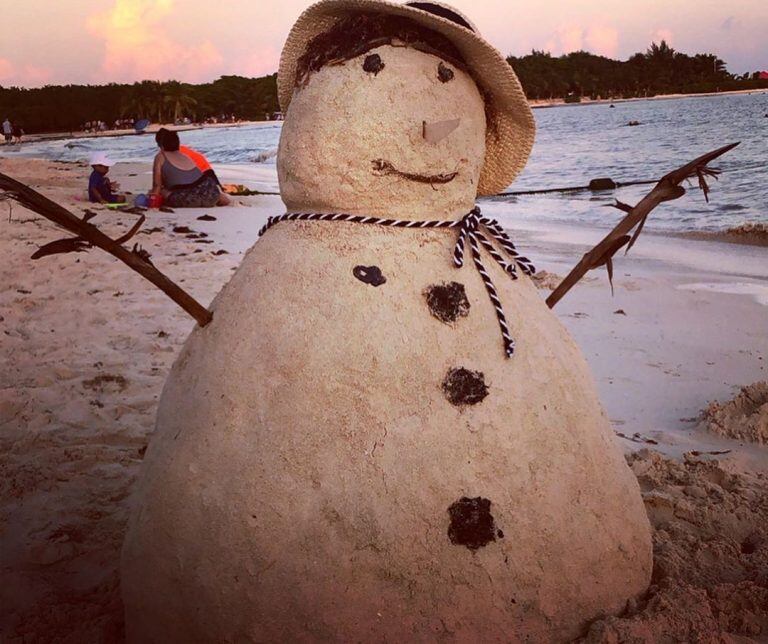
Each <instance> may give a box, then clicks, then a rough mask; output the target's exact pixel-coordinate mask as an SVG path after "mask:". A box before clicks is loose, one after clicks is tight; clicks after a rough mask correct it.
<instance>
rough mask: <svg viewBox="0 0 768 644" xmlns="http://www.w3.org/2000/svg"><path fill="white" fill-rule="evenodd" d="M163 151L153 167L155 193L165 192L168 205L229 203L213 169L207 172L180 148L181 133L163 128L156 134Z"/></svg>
mask: <svg viewBox="0 0 768 644" xmlns="http://www.w3.org/2000/svg"><path fill="white" fill-rule="evenodd" d="M155 141H157V144H158V146H159V147H160V152H158V153H157V155H156V156H155V162H154V167H153V169H152V193H154V194H162V195H163V201H164V202H165V204H166V205H168V206H175V207H177V208H208V207H211V206H216V205H222V206H224V205H227V204H228V203H229V199H228V198H227V196H226V195H225V194H223V193H222V192H221V190H220V189H219V184H218V181H217V180H216V177H215V175H213V173H212V172H203V171H202V170H200V168H198V167H197V165H196V164H195V162H194V160H192V159H191V158H190V157H188V156H187V155H186V154H184V153H183V152H180V151H179V147H180V141H179V135H178V134H177V133H176V132H173V131H172V130H166V129H165V128H161V129H160V130H159V131H158V133H157V135H156V136H155Z"/></svg>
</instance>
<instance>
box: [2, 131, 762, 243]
mask: <svg viewBox="0 0 768 644" xmlns="http://www.w3.org/2000/svg"><path fill="white" fill-rule="evenodd" d="M259 123H261V124H262V125H264V124H267V125H268V124H270V123H274V121H262V122H259ZM243 125H245V124H243ZM209 127H211V128H214V127H219V128H222V127H231V126H230V125H226V124H216V125H211V126H209ZM0 151H1V148H0ZM2 163H5V165H6V167H7V168H10V169H11V170H8V172H10V174H11V176H13V169H14V168H18V167H23V165H24V164H26V163H33V164H59V165H68V166H72V167H73V168H84V167H87V166H86V164H85V162H84V161H69V160H61V159H45V158H39V157H16V158H12V157H4V156H2V154H0V164H2ZM215 166H216V168H217V169H219V174H220V175H221V177H222V182H223V183H234V184H240V185H244V186H245V187H246V188H249V189H252V190H258V191H259V192H261V195H259V196H276V195H277V194H278V193H277V192H276V188H275V185H274V184H275V183H276V177H275V176H274V174H275V173H274V168H273V166H270V165H266V164H260V163H254V162H242V163H225V164H215ZM115 167H116V168H117V174H116V175H114V176H118V175H125V174H128V175H130V177H133V176H137V175H145V176H148V175H149V173H150V171H151V164H150V162H149V161H146V162H144V161H120V162H119V163H118V164H117V165H116V166H115ZM86 183H87V182H86ZM121 183H122V186H123V188H124V189H127V190H129V191H131V192H132V193H133V194H138V193H140V192H144V191H146V190H147V189H148V186H147V185H142V184H141V183H139V182H138V181H135V180H132V179H130V178H129V180H128V181H127V182H126V181H125V180H123V181H121ZM78 191H79V188H77V187H75V188H74V189H73V192H78ZM84 195H85V192H84V191H83V196H84ZM478 201H479V202H480V203H482V204H484V205H483V207H491V208H495V206H494V204H502V203H504V202H503V201H498V198H497V197H484V198H480V199H478ZM129 202H130V199H129ZM129 205H130V203H129ZM149 212H152V211H149ZM548 221H549V222H551V223H552V225H553V226H555V227H557V226H560V225H568V223H567V221H565V220H563V221H560V220H557V219H551V220H548ZM523 225H525V224H523ZM582 228H584V229H585V230H595V231H603V232H604V233H607V232H608V230H610V228H609V227H606V226H600V225H589V224H584V225H582ZM645 234H646V235H652V236H658V237H670V238H678V239H692V240H698V241H702V242H714V243H727V244H735V245H739V246H756V247H768V222H762V221H757V222H746V223H743V224H739V225H736V226H731V227H729V228H727V229H724V230H683V231H674V230H655V229H653V228H651V229H648V228H646V229H645Z"/></svg>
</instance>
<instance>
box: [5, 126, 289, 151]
mask: <svg viewBox="0 0 768 644" xmlns="http://www.w3.org/2000/svg"><path fill="white" fill-rule="evenodd" d="M271 123H279V121H237V122H236V123H200V124H194V123H191V124H189V125H174V124H173V123H151V124H150V125H149V126H147V128H146V129H145V130H142V132H140V133H139V132H136V130H128V129H125V130H105V131H104V132H49V133H40V134H25V135H24V141H23V142H22V143H21V144H15V145H22V146H23V145H24V143H38V142H40V141H66V140H68V139H72V140H78V139H109V138H117V137H123V136H144V135H146V134H154V133H155V132H157V131H158V130H159V129H160V128H162V127H164V128H169V129H172V130H175V131H176V132H191V131H194V130H213V129H217V128H230V127H233V128H237V127H248V126H261V125H269V124H271ZM3 147H4V145H0V151H2V149H3ZM8 147H13V146H11V145H9V146H8Z"/></svg>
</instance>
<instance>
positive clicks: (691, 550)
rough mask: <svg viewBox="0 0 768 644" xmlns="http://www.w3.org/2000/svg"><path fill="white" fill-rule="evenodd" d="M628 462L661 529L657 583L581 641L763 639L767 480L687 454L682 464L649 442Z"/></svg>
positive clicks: (767, 584)
mask: <svg viewBox="0 0 768 644" xmlns="http://www.w3.org/2000/svg"><path fill="white" fill-rule="evenodd" d="M628 461H629V464H630V466H631V467H632V470H633V471H634V472H635V474H636V476H637V477H638V480H639V482H640V487H641V489H642V491H643V498H644V500H645V505H646V509H647V511H648V516H649V518H650V520H651V524H652V526H653V528H654V570H653V578H652V582H651V584H652V585H651V587H650V589H649V590H648V593H647V594H646V596H645V597H644V598H643V599H642V600H641V601H640V602H638V603H637V604H634V605H630V606H628V607H627V610H626V611H625V613H624V614H623V615H621V616H620V617H610V618H607V619H603V620H600V621H598V622H596V623H594V624H593V625H592V627H591V628H590V630H589V632H588V634H587V636H586V637H585V638H584V639H583V640H582V641H584V642H590V643H598V642H599V643H608V642H612V643H613V642H648V643H649V644H650V643H651V642H713V643H714V642H754V641H765V636H766V635H768V480H766V478H765V477H764V476H763V475H761V474H758V475H754V476H753V475H745V474H735V473H730V472H728V471H727V469H726V466H724V465H723V464H721V463H718V462H716V461H705V460H697V459H695V458H691V457H690V456H688V455H687V458H686V460H685V462H683V463H678V462H676V461H671V460H667V459H665V458H664V457H662V456H661V455H659V454H658V453H656V452H651V451H648V450H642V451H640V452H638V453H636V454H633V455H631V456H629V457H628ZM756 637H757V638H758V639H754V638H756Z"/></svg>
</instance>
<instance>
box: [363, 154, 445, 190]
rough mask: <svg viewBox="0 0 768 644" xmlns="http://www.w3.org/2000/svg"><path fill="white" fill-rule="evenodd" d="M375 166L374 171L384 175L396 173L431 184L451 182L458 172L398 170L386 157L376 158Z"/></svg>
mask: <svg viewBox="0 0 768 644" xmlns="http://www.w3.org/2000/svg"><path fill="white" fill-rule="evenodd" d="M371 165H372V166H373V173H374V174H376V175H378V176H380V177H384V176H387V175H395V176H398V177H402V178H403V179H408V181H416V182H417V183H428V184H430V185H434V184H436V183H437V184H441V183H450V182H451V181H453V180H454V179H455V178H456V175H458V174H459V173H458V172H448V173H441V174H418V173H416V172H405V171H404V170H398V169H397V168H396V167H395V166H394V165H393V164H392V163H390V162H389V161H386V160H385V159H374V160H373V161H371Z"/></svg>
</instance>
